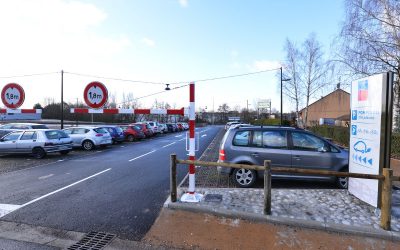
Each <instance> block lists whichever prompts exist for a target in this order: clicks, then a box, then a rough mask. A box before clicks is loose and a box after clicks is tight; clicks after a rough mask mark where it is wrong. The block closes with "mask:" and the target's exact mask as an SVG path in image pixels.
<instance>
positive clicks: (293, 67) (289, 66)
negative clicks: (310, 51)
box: [279, 39, 302, 118]
mask: <svg viewBox="0 0 400 250" xmlns="http://www.w3.org/2000/svg"><path fill="white" fill-rule="evenodd" d="M284 49H285V51H286V60H285V62H283V63H282V67H283V68H284V71H283V78H285V79H290V80H288V81H285V83H284V84H283V85H282V91H283V93H284V94H285V95H286V96H287V97H289V99H290V101H291V102H293V103H294V105H295V107H296V118H298V117H299V106H300V104H301V96H302V93H301V87H300V75H299V64H300V59H301V58H300V56H301V54H300V51H299V50H298V48H296V45H295V44H294V43H293V42H292V41H290V40H289V39H286V44H285V47H284ZM279 77H280V75H279Z"/></svg>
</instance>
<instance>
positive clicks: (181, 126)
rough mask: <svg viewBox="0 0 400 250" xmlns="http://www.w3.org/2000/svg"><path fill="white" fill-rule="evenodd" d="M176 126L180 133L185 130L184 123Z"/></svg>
mask: <svg viewBox="0 0 400 250" xmlns="http://www.w3.org/2000/svg"><path fill="white" fill-rule="evenodd" d="M176 126H177V127H178V130H179V131H183V130H185V129H184V128H183V125H182V123H177V124H176Z"/></svg>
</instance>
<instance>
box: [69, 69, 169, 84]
mask: <svg viewBox="0 0 400 250" xmlns="http://www.w3.org/2000/svg"><path fill="white" fill-rule="evenodd" d="M64 74H70V75H77V76H84V77H93V78H101V79H106V80H114V81H121V82H133V83H147V84H157V85H161V84H162V85H165V83H161V82H149V81H141V80H129V79H122V78H114V77H104V76H95V75H87V74H81V73H73V72H66V71H64Z"/></svg>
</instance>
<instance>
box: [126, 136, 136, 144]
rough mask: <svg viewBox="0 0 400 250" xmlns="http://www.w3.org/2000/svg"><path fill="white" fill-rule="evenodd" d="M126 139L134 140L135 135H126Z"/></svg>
mask: <svg viewBox="0 0 400 250" xmlns="http://www.w3.org/2000/svg"><path fill="white" fill-rule="evenodd" d="M126 139H127V140H128V142H133V141H134V140H135V137H133V135H128V137H126Z"/></svg>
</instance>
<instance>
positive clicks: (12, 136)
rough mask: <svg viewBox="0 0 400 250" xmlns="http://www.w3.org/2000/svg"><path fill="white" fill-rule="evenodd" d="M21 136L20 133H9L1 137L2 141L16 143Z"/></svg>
mask: <svg viewBox="0 0 400 250" xmlns="http://www.w3.org/2000/svg"><path fill="white" fill-rule="evenodd" d="M20 135H22V132H16V133H11V134H8V135H6V136H5V137H3V141H16V140H18V138H19V137H20Z"/></svg>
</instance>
